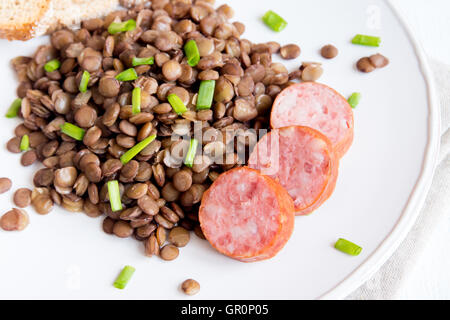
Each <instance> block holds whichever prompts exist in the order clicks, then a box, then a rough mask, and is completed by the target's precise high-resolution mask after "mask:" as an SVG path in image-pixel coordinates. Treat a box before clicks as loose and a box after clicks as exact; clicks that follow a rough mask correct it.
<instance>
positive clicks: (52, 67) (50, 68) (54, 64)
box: [44, 59, 61, 72]
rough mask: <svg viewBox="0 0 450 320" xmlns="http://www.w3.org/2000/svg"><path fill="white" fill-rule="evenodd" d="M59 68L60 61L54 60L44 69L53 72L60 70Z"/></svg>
mask: <svg viewBox="0 0 450 320" xmlns="http://www.w3.org/2000/svg"><path fill="white" fill-rule="evenodd" d="M59 67H61V62H59V60H58V59H53V60H50V61H49V62H47V63H46V64H45V66H44V69H45V71H47V72H53V71H56V70H58V69H59Z"/></svg>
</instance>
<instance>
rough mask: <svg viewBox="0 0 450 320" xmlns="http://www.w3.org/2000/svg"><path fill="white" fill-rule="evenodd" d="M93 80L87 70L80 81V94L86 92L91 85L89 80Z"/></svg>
mask: <svg viewBox="0 0 450 320" xmlns="http://www.w3.org/2000/svg"><path fill="white" fill-rule="evenodd" d="M90 78H91V75H90V74H89V72H87V71H86V70H85V71H84V72H83V75H82V76H81V81H80V92H86V91H87V88H88V84H89V79H90Z"/></svg>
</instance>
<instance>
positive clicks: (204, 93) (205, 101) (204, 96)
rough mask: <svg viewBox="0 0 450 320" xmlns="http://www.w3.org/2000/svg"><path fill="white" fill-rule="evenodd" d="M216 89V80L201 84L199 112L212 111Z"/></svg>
mask: <svg viewBox="0 0 450 320" xmlns="http://www.w3.org/2000/svg"><path fill="white" fill-rule="evenodd" d="M215 88H216V82H215V81H214V80H205V81H202V82H201V83H200V89H199V91H198V97H197V110H207V109H211V105H212V102H213V98H214V90H215Z"/></svg>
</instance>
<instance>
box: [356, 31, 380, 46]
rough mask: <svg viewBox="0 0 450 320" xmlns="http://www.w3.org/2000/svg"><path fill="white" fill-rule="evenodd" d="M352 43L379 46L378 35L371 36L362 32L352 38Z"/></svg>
mask: <svg viewBox="0 0 450 320" xmlns="http://www.w3.org/2000/svg"><path fill="white" fill-rule="evenodd" d="M352 43H353V44H359V45H362V46H369V47H379V46H380V43H381V38H380V37H373V36H366V35H363V34H357V35H356V36H355V37H354V38H353V40H352Z"/></svg>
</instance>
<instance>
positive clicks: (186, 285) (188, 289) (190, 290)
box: [181, 279, 200, 296]
mask: <svg viewBox="0 0 450 320" xmlns="http://www.w3.org/2000/svg"><path fill="white" fill-rule="evenodd" d="M181 290H183V292H184V293H185V294H187V295H188V296H193V295H196V294H197V293H199V292H200V284H199V283H198V282H197V281H195V280H193V279H188V280H185V281H184V282H183V283H182V284H181Z"/></svg>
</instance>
